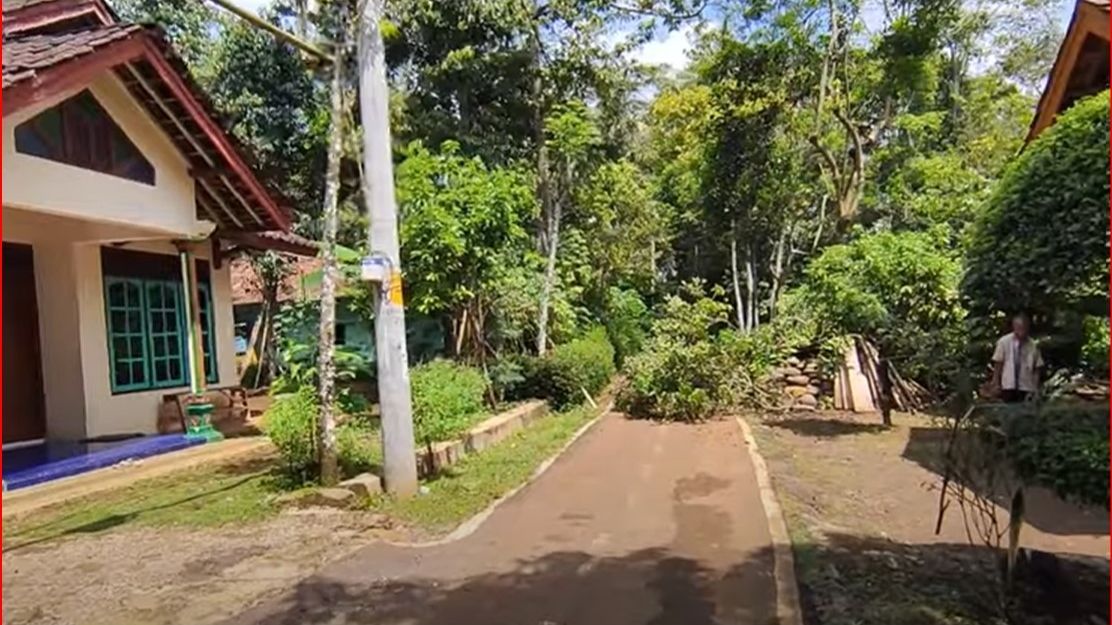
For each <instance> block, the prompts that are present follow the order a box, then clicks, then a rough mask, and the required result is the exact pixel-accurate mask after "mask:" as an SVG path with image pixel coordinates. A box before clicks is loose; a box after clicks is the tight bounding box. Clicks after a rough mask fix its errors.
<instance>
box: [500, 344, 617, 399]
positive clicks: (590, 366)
mask: <svg viewBox="0 0 1112 625" xmlns="http://www.w3.org/2000/svg"><path fill="white" fill-rule="evenodd" d="M520 362H521V368H522V373H523V375H524V377H525V382H524V383H523V384H522V386H521V387H520V392H519V395H518V398H524V397H535V398H537V399H545V400H548V401H549V402H551V403H552V405H553V407H555V408H557V409H562V408H566V407H568V406H571V405H575V404H578V403H580V402H582V401H583V400H584V399H585V397H584V396H583V392H584V391H586V392H587V393H589V394H591V395H594V394H596V393H598V392H599V391H601V390H602V389H603V388H605V387H606V384H607V383H608V382H610V379H611V378H612V377H614V373H615V371H616V370H617V369H616V367H615V366H614V346H613V345H611V344H610V340H609V339H608V338H607V336H606V330H605V329H604V328H601V327H596V328H594V329H593V330H591V331H589V332H587V334H585V335H584V336H582V337H580V338H577V339H575V340H573V341H571V342H569V343H565V344H563V345H557V346H556V347H555V348H554V349H553V350H552V351H551V352H550V353H549V354H548V355H546V356H545V357H543V358H535V357H524V358H522V359H521V361H520Z"/></svg>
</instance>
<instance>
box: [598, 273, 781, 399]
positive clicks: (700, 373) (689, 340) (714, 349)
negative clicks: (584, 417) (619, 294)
mask: <svg viewBox="0 0 1112 625" xmlns="http://www.w3.org/2000/svg"><path fill="white" fill-rule="evenodd" d="M722 294H723V293H722V291H721V289H716V290H712V291H711V292H710V293H709V294H708V293H707V292H706V291H705V289H704V288H703V286H702V284H700V283H697V282H696V283H691V284H688V285H685V287H684V289H683V293H682V295H674V296H670V297H669V298H668V299H667V300H665V302H664V304H663V306H662V309H661V312H660V315H659V317H658V318H657V319H656V320H655V321H654V322H653V325H652V331H651V336H650V338H649V339H648V341H647V342H646V343H645V346H644V349H643V351H642V352H641V353H639V354H637V355H636V356H634V357H633V358H631V359H630V360H629V362H628V363H627V365H626V373H627V375H628V377H629V379H628V382H627V384H626V386H624V387H623V388H622V389H621V390H620V392H619V394H618V406H619V407H620V408H621V409H622V410H625V411H628V412H629V413H631V414H633V415H634V416H640V417H650V418H658V419H674V420H681V421H695V420H699V419H704V418H706V417H709V416H711V415H712V414H714V413H715V412H718V411H723V410H729V409H731V408H735V407H741V406H746V405H759V402H760V400H761V399H762V397H763V395H764V392H763V389H762V384H763V382H764V378H765V377H766V376H767V374H768V373H769V371H770V369H771V368H772V366H773V365H775V364H778V363H779V362H780V360H781V359H782V358H784V357H786V356H787V355H788V354H789V353H790V352H791V350H792V349H793V348H795V347H798V345H797V344H796V343H795V342H794V340H793V337H791V336H790V335H789V334H788V332H787V330H788V329H789V326H788V325H787V324H780V325H773V326H766V327H763V328H759V329H757V330H754V331H752V332H750V333H740V332H738V331H736V330H734V329H731V328H730V327H729V324H728V317H729V310H730V308H729V305H728V304H725V303H723V302H721V301H719V299H718V298H720V297H721V296H722Z"/></svg>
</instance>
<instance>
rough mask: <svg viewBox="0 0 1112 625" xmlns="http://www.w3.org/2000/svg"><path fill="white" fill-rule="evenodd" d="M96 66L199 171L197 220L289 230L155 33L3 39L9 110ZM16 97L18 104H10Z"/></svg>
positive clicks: (146, 29)
mask: <svg viewBox="0 0 1112 625" xmlns="http://www.w3.org/2000/svg"><path fill="white" fill-rule="evenodd" d="M33 1H37V0H5V4H4V7H5V11H6V12H7V11H8V10H9V9H8V7H9V5H14V4H15V3H19V2H33ZM80 2H81V0H53V1H51V2H47V1H46V0H43V1H42V2H40V3H39V4H36V5H31V6H35V7H36V10H37V8H38V7H39V6H40V5H41V6H42V7H50V8H51V10H52V11H53V10H54V8H58V9H64V8H66V7H68V6H70V5H73V4H75V3H78V4H79V3H80ZM56 5H57V6H56ZM24 6H27V5H24ZM26 13H27V11H22V12H21V13H20V14H21V15H22V14H26ZM5 19H7V18H5ZM50 24H51V22H50V21H49V18H48V20H47V22H44V28H45V29H49V27H50ZM36 28H37V27H36ZM131 46H133V47H131ZM129 47H130V48H129ZM124 48H128V49H124ZM132 50H139V54H140V56H138V57H135V56H128V57H126V59H124V60H123V62H117V63H115V64H114V65H112V64H111V63H112V62H111V61H109V60H107V59H112V58H116V57H114V56H113V55H118V56H119V58H124V56H123V55H126V54H133V55H134V52H132ZM100 53H103V55H102V54H100ZM98 62H99V63H103V64H104V66H105V69H111V70H112V71H114V72H115V73H116V75H117V77H118V78H120V80H121V81H123V83H124V85H125V87H127V89H128V91H130V92H131V94H132V95H133V96H134V97H135V98H136V99H137V100H138V101H139V102H140V103H141V104H142V105H143V106H144V107H145V108H146V109H147V111H148V113H149V114H150V115H151V117H152V118H153V119H154V121H155V122H156V123H157V124H158V125H159V126H161V127H162V129H163V130H164V131H165V132H166V134H167V136H168V137H169V138H170V139H171V140H172V141H173V142H174V143H175V144H176V145H177V147H178V148H179V149H180V150H181V152H182V154H183V156H185V157H186V159H187V160H189V161H190V166H191V167H192V168H193V169H194V171H196V172H200V174H199V175H198V184H197V205H198V216H199V217H201V218H204V219H210V220H212V221H214V222H216V223H218V224H219V226H220V227H221V228H222V229H224V230H243V231H249V232H250V231H255V232H257V231H260V230H268V229H276V228H286V227H288V224H289V221H290V216H289V212H288V208H287V207H288V206H289V202H288V200H285V198H283V197H282V196H281V194H280V193H279V192H277V191H276V190H275V189H274V188H273V187H264V186H263V185H262V183H261V182H260V181H259V174H260V173H261V172H260V168H259V166H258V164H257V161H256V160H255V159H254V158H252V154H251V151H250V150H249V149H247V147H246V146H244V145H243V144H242V143H241V142H240V141H238V140H237V139H236V138H235V137H234V136H233V135H231V134H230V133H227V132H224V131H223V127H225V126H223V124H221V123H220V118H219V115H217V113H216V111H215V107H213V106H212V103H211V102H210V101H209V99H208V97H207V96H206V94H205V93H204V91H203V90H201V89H200V88H199V87H198V86H197V85H196V83H195V82H194V81H193V79H192V77H191V76H190V73H189V71H188V69H187V68H186V67H185V65H184V63H183V62H182V60H181V59H180V58H179V57H178V56H177V55H176V54H175V53H174V50H173V49H172V47H171V46H170V45H169V43H168V42H167V41H166V39H165V37H164V35H163V33H162V31H161V29H159V28H158V27H157V26H144V25H141V24H126V23H108V24H99V25H95V26H86V27H83V28H78V29H66V30H63V31H61V32H57V33H54V32H49V30H42V31H41V32H39V33H38V34H36V30H34V29H29V30H27V31H25V32H21V33H7V32H6V33H5V36H4V45H3V88H4V99H5V104H9V102H20V103H26V102H28V101H33V99H31V98H33V97H34V96H28V94H32V93H36V92H37V91H38V90H40V89H42V88H43V87H42V86H41V83H40V82H39V80H37V78H42V79H43V80H46V78H45V77H46V75H47V74H48V73H50V75H51V76H57V75H64V72H66V71H69V70H68V69H67V68H70V67H79V66H81V64H86V65H93V66H95V64H96V63H98ZM55 72H57V73H55ZM9 89H10V90H11V93H9ZM11 94H16V96H15V98H14V99H11V100H10V99H9V95H11ZM20 96H22V97H20ZM19 106H20V105H18V104H16V105H13V106H10V107H6V108H5V111H4V113H5V114H6V115H7V114H9V113H10V112H12V111H15V110H18V109H19ZM287 247H288V245H287ZM286 251H294V252H297V250H293V249H288V250H286Z"/></svg>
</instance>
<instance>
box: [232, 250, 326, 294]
mask: <svg viewBox="0 0 1112 625" xmlns="http://www.w3.org/2000/svg"><path fill="white" fill-rule="evenodd" d="M283 256H284V258H286V259H287V261H288V264H287V265H286V271H287V273H286V276H285V278H283V280H282V284H281V286H280V287H279V288H278V301H279V302H287V301H303V300H308V299H314V298H316V297H319V295H320V279H319V274H320V271H321V268H322V267H323V266H324V265H323V263H324V261H323V260H321V259H320V258H306V257H304V256H285V255H283ZM229 271H230V272H231V277H232V304H233V305H236V306H239V305H243V304H261V303H262V302H263V293H262V280H260V279H259V276H258V274H257V273H255V268H254V266H253V265H252V264H251V259H249V258H247V257H244V256H240V257H238V258H235V259H233V260H232V261H231V263H229Z"/></svg>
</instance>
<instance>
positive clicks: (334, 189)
mask: <svg viewBox="0 0 1112 625" xmlns="http://www.w3.org/2000/svg"><path fill="white" fill-rule="evenodd" d="M340 10H341V11H342V9H340ZM346 22H347V20H346V19H343V18H341V19H340V26H339V30H340V33H341V34H340V37H341V41H340V42H338V45H337V46H336V47H335V51H334V54H335V58H336V61H335V62H334V63H333V64H332V94H331V100H332V120H331V123H330V124H329V136H328V165H327V170H326V172H325V180H324V210H323V211H322V212H323V215H324V229H323V230H324V233H323V234H324V245H323V246H322V248H323V249H322V251H321V256H322V258H323V260H324V277H323V280H322V283H321V297H320V343H319V347H318V353H319V360H318V363H317V372H318V374H319V376H320V436H319V437H318V439H319V442H318V445H319V449H318V457H319V459H320V481H321V484H323V485H325V486H332V485H333V484H335V483H336V482H338V481H339V480H340V470H339V466H338V464H337V458H336V418H335V414H334V413H333V411H334V405H335V403H336V282H337V275H336V274H337V273H338V271H337V267H336V230H337V228H338V226H339V210H338V203H339V196H340V159H341V158H342V157H343V119H344V95H343V84H344V83H343V67H344V62H343V58H344V56H345V52H346V50H347V38H348V35H347V24H346Z"/></svg>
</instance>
